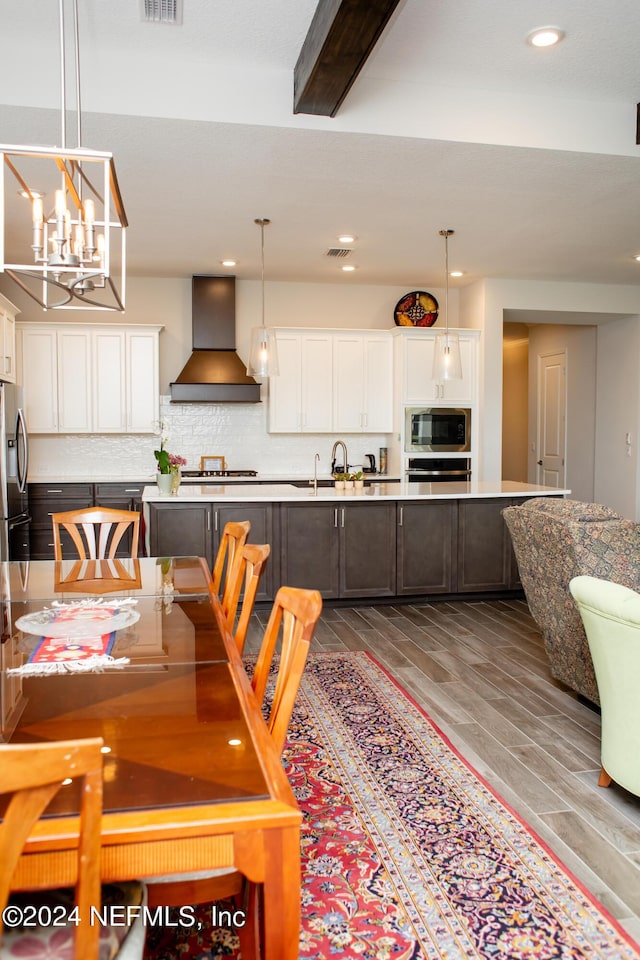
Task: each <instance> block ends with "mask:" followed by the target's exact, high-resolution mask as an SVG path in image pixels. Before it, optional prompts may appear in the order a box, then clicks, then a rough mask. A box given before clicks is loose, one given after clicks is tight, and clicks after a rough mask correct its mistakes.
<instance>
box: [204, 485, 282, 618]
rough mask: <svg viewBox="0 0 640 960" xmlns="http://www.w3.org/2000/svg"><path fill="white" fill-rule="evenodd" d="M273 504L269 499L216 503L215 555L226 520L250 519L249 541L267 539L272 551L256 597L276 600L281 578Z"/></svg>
mask: <svg viewBox="0 0 640 960" xmlns="http://www.w3.org/2000/svg"><path fill="white" fill-rule="evenodd" d="M273 510H274V508H273V505H272V504H270V503H265V504H263V503H231V504H228V505H225V506H220V505H218V504H214V505H213V556H214V558H215V556H216V554H217V552H218V549H219V547H220V539H221V537H222V531H223V530H224V525H225V524H226V523H230V522H234V523H238V522H241V521H242V520H248V521H249V523H250V524H251V530H250V531H249V537H248V541H247V542H248V543H268V544H269V545H270V547H271V553H270V554H269V559H268V560H267V566H266V568H265V571H264V573H263V574H262V577H261V580H260V586H259V588H258V592H257V594H256V600H273V598H274V597H275V594H276V584H277V582H278V566H279V564H278V549H277V544H276V543H275V542H274V537H273V529H274V524H273Z"/></svg>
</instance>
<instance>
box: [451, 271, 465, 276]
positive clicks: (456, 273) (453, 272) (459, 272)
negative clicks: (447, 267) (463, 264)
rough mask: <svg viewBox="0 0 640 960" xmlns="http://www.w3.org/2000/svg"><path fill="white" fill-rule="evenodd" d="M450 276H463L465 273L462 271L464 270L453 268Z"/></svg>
mask: <svg viewBox="0 0 640 960" xmlns="http://www.w3.org/2000/svg"><path fill="white" fill-rule="evenodd" d="M449 276H450V277H462V276H464V274H463V273H462V270H452V271H451V273H450V274H449Z"/></svg>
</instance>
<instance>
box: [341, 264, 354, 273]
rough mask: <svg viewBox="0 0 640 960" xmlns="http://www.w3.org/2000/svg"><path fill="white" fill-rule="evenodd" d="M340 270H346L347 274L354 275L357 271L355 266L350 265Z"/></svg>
mask: <svg viewBox="0 0 640 960" xmlns="http://www.w3.org/2000/svg"><path fill="white" fill-rule="evenodd" d="M340 269H341V270H344V272H345V273H353V271H354V270H355V267H354V266H353V264H350V263H348V264H346V265H345V266H344V267H341V268H340Z"/></svg>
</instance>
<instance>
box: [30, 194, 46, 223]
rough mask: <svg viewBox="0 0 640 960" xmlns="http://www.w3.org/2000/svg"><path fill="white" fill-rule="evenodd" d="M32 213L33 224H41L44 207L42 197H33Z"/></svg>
mask: <svg viewBox="0 0 640 960" xmlns="http://www.w3.org/2000/svg"><path fill="white" fill-rule="evenodd" d="M32 215H33V222H34V224H41V223H42V219H43V216H44V208H43V205H42V197H34V198H33V207H32Z"/></svg>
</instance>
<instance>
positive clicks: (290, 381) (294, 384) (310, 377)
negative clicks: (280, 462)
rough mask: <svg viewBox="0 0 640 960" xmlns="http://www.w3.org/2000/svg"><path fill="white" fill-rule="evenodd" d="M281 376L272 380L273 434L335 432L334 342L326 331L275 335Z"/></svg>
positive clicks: (271, 425) (283, 331) (282, 331)
mask: <svg viewBox="0 0 640 960" xmlns="http://www.w3.org/2000/svg"><path fill="white" fill-rule="evenodd" d="M276 336H277V341H278V366H279V370H280V373H279V374H278V376H277V377H271V378H270V380H269V430H270V431H271V432H272V433H323V432H330V431H331V429H332V396H331V391H332V363H333V354H332V338H331V335H330V334H328V333H326V332H325V331H323V330H316V331H313V332H312V331H292V330H278V331H276Z"/></svg>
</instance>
